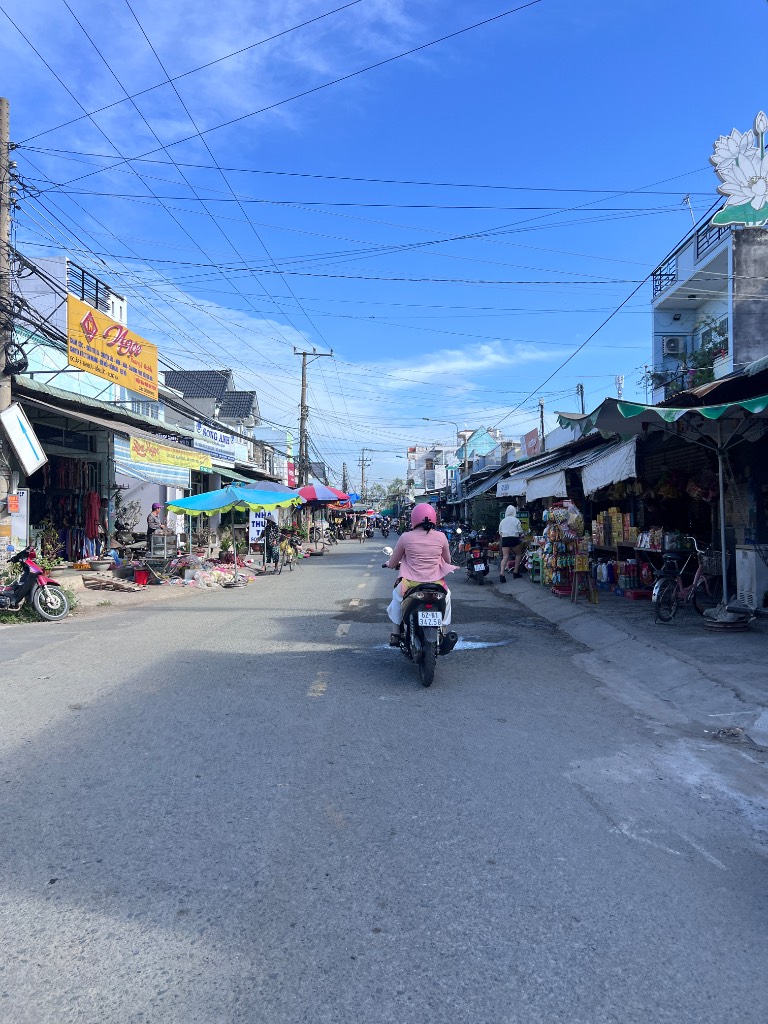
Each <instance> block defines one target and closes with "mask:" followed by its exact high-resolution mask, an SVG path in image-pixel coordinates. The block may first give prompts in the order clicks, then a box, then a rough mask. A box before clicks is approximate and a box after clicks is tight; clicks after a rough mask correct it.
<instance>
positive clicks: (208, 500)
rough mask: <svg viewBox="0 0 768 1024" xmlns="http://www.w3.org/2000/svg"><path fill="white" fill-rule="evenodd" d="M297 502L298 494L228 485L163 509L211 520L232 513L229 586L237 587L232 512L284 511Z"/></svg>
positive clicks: (238, 581)
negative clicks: (232, 574) (231, 581)
mask: <svg viewBox="0 0 768 1024" xmlns="http://www.w3.org/2000/svg"><path fill="white" fill-rule="evenodd" d="M301 500H302V499H301V495H300V494H299V492H298V491H288V493H287V494H282V493H280V492H279V491H274V490H260V489H259V488H256V487H244V486H243V485H242V484H230V485H229V486H228V487H221V488H219V490H218V491H206V492H205V493H204V494H194V495H192V496H191V497H189V498H174V500H173V501H169V502H168V503H167V505H168V508H169V510H170V511H171V512H177V513H182V514H183V515H188V516H199V515H207V516H212V515H215V514H216V513H217V512H229V511H230V510H231V511H232V550H233V554H234V558H235V581H234V584H233V585H234V586H239V585H240V579H239V573H238V568H237V545H236V544H235V509H237V510H238V511H241V512H245V511H248V510H250V511H251V512H257V511H260V510H261V509H266V510H270V509H275V508H287V507H289V506H291V505H300V504H301Z"/></svg>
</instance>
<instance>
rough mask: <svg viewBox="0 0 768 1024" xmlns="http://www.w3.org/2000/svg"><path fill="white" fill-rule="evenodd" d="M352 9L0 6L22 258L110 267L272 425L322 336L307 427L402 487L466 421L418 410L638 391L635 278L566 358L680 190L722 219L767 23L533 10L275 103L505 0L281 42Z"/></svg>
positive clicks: (386, 5) (164, 340) (375, 2)
mask: <svg viewBox="0 0 768 1024" xmlns="http://www.w3.org/2000/svg"><path fill="white" fill-rule="evenodd" d="M343 2H344V0H279V2H278V0H262V2H261V3H259V4H246V3H243V2H237V0H219V2H218V3H216V4H215V5H211V4H209V3H207V2H206V3H204V2H203V0H185V3H184V4H183V5H179V4H177V3H173V2H170V0H159V2H158V0H155V2H153V3H151V4H150V3H149V2H148V0H130V4H131V6H130V7H129V6H128V4H127V3H126V2H125V0H114V2H113V3H110V4H97V3H94V2H92V0H67V2H66V3H65V2H64V0H49V2H47V3H45V4H41V5H36V6H35V5H30V4H28V3H22V2H20V0H0V8H1V9H2V10H3V11H4V12H6V13H5V16H4V17H0V24H2V31H0V68H2V73H1V74H0V92H2V93H3V94H4V95H6V96H8V97H9V99H10V100H11V135H12V139H13V140H14V141H15V142H18V143H22V145H21V146H20V148H19V149H18V150H17V152H16V154H15V155H16V159H17V161H18V166H19V172H20V174H21V175H22V178H23V180H24V182H25V183H26V184H27V185H28V186H29V187H30V188H34V189H39V190H41V192H40V194H39V195H30V194H23V195H22V202H21V208H20V210H19V212H18V216H17V221H16V237H17V244H19V246H20V247H22V248H24V249H26V251H28V252H29V253H30V254H31V255H34V254H39V255H50V254H51V253H53V252H55V251H56V248H55V247H56V246H59V247H61V246H63V245H66V247H67V248H68V249H69V251H70V252H72V254H73V256H74V258H76V259H80V260H81V261H82V262H84V263H86V265H89V266H92V267H94V268H97V267H100V271H99V272H100V273H101V275H102V276H104V277H107V278H109V279H110V280H111V281H112V283H114V286H115V287H116V289H117V290H120V291H123V292H124V293H125V294H126V295H127V296H128V298H129V304H130V310H131V312H130V321H129V322H130V324H131V326H132V327H133V328H134V329H135V330H137V331H140V332H142V333H144V334H145V335H146V336H147V337H150V338H151V340H153V341H156V342H157V343H158V344H159V347H160V350H161V358H165V359H166V360H167V361H168V362H169V363H172V364H173V365H181V366H185V367H191V366H201V365H207V366H225V365H226V366H231V367H233V368H234V370H235V373H236V379H237V382H238V385H239V386H240V387H243V388H254V389H256V390H257V391H258V392H259V396H260V403H261V408H262V412H263V415H264V416H265V418H267V419H269V420H272V421H274V422H276V423H279V424H286V425H295V423H296V420H297V405H298V378H299V373H298V371H299V361H298V359H297V358H296V357H295V356H294V355H293V353H292V349H293V346H294V345H296V346H300V347H304V346H306V345H307V344H309V345H310V346H316V347H317V348H318V349H320V350H323V351H327V350H328V349H330V348H332V349H333V351H334V353H335V356H336V358H335V359H333V360H331V359H324V360H319V361H318V362H316V363H315V364H314V365H313V366H312V367H311V369H310V380H311V391H310V404H311V408H312V412H311V432H312V439H313V442H314V444H315V446H316V448H317V450H318V451H319V452H320V453H322V455H323V456H324V457H325V458H326V459H327V461H328V462H329V464H330V465H331V467H332V468H333V469H335V470H337V471H338V470H340V468H341V464H342V462H344V461H346V462H347V463H348V465H349V466H350V469H352V467H353V466H354V465H355V464H356V461H357V458H358V455H359V452H360V449H361V448H362V447H363V446H365V447H367V448H368V449H371V452H372V458H373V466H372V467H371V473H372V477H373V478H374V479H383V480H385V479H388V478H390V477H392V476H394V475H401V473H402V468H403V467H404V465H405V464H404V462H403V461H402V460H398V459H397V458H396V457H395V456H396V454H397V453H401V452H402V451H403V450H404V448H405V446H407V445H408V444H413V443H417V442H421V441H428V440H437V439H440V440H448V439H449V437H450V435H451V433H452V427H450V426H448V425H443V426H441V425H436V424H428V423H425V422H424V421H423V420H422V417H423V416H431V417H440V418H444V419H449V420H455V421H458V422H459V425H460V426H467V427H473V426H477V425H480V424H483V425H486V426H492V425H495V424H497V423H498V424H500V426H501V429H502V430H504V432H505V433H506V434H507V435H508V436H519V435H520V434H521V433H523V432H525V431H526V430H527V429H530V427H532V426H534V425H535V421H536V415H537V414H536V409H537V405H538V398H539V396H540V395H543V397H544V400H545V409H546V410H547V413H548V416H550V417H551V413H552V412H554V410H555V409H573V408H575V407H576V398H575V387H576V384H577V383H579V382H581V383H583V384H584V386H585V391H586V395H587V405H588V406H592V405H595V404H597V402H598V401H599V400H600V399H601V398H602V397H603V396H604V395H606V394H613V393H615V384H614V377H615V376H616V375H617V374H621V375H623V376H624V377H625V394H627V395H632V394H642V390H641V389H639V388H638V387H637V382H638V381H639V379H640V376H641V374H642V367H643V364H644V363H646V362H647V361H648V359H649V356H650V312H649V298H650V289H649V286H648V285H644V286H643V287H642V288H641V289H640V291H639V292H638V293H637V295H636V296H635V297H634V298H633V299H632V300H631V301H630V302H629V303H628V304H627V306H626V307H625V309H624V310H623V311H622V312H621V313H619V314H618V315H617V316H615V317H614V318H613V319H612V320H611V322H610V323H609V324H608V325H607V326H606V327H605V328H603V329H602V330H601V331H600V332H599V333H598V334H597V335H596V337H595V338H594V340H592V341H591V342H590V343H589V344H588V345H587V346H586V347H585V348H584V350H583V351H582V352H581V353H579V354H578V355H577V356H576V357H575V358H573V359H572V360H571V361H570V362H568V363H567V365H565V366H564V367H563V368H562V369H560V370H558V367H560V364H561V363H563V361H564V360H566V359H567V358H568V356H569V355H571V353H573V351H574V350H575V349H576V348H577V347H578V346H579V345H580V344H581V343H582V342H583V341H584V340H585V339H586V338H587V337H588V336H589V335H590V334H591V333H592V332H593V331H594V330H595V329H596V328H597V327H598V326H599V325H600V323H601V322H602V321H603V320H604V319H605V318H606V317H607V316H608V315H609V313H610V312H611V311H612V310H613V309H615V308H616V306H618V305H619V303H621V302H622V301H623V300H624V299H625V298H626V296H627V295H629V294H630V293H631V292H632V291H633V289H634V288H635V287H636V286H637V283H638V282H639V281H642V280H643V279H644V278H645V277H646V275H647V274H648V273H649V272H650V271H651V270H652V269H653V267H654V266H655V265H656V264H657V263H659V262H660V260H661V259H662V258H663V256H664V255H665V254H666V253H667V251H668V250H669V249H670V248H672V247H673V246H674V245H675V244H676V242H677V241H678V240H679V239H680V238H681V237H682V235H683V234H684V233H685V232H686V231H687V230H688V229H689V228H690V226H691V217H690V213H689V212H688V209H687V207H686V206H685V205H683V203H682V199H683V196H685V195H686V194H690V196H691V203H692V205H693V208H694V211H695V212H696V213H697V215H699V214H701V213H703V212H704V211H705V210H706V209H707V208H708V207H709V206H710V205H711V203H712V202H714V200H715V198H716V193H715V188H716V184H717V181H716V178H715V175H714V172H713V171H712V169H711V168H710V166H709V164H708V157H709V155H710V153H711V152H712V145H713V143H714V141H715V139H716V138H717V137H718V136H719V135H720V134H726V133H728V132H729V131H730V130H731V128H733V127H738V128H739V129H740V130H742V131H743V130H746V129H747V128H749V127H750V126H751V124H752V121H753V119H754V116H755V114H756V113H757V111H758V110H759V109H761V108H765V107H766V106H767V105H768V93H766V91H765V88H764V86H763V83H764V80H765V75H764V72H763V71H761V67H760V61H759V59H756V58H755V56H754V55H752V54H751V53H750V51H749V49H748V48H747V46H745V44H744V40H748V39H750V38H752V37H753V36H754V37H755V38H762V37H763V36H764V34H765V29H766V23H767V22H768V5H767V4H766V3H765V2H764V0H733V2H732V3H731V4H730V5H729V6H728V8H727V11H725V12H724V9H723V7H722V5H720V4H718V5H715V4H714V3H711V2H709V0H675V2H674V3H670V2H669V0H644V2H643V3H642V4H638V3H636V2H628V0H627V2H625V0H613V2H610V3H609V2H604V0H595V2H592V3H583V4H574V3H573V2H568V0H541V2H539V3H535V4H533V5H532V6H530V7H528V8H527V9H525V10H521V11H519V12H517V13H514V14H510V15H509V16H507V17H504V18H502V19H499V20H497V21H494V22H493V23H491V24H488V25H485V26H483V27H480V28H477V29H475V30H473V31H470V32H465V33H463V34H461V35H458V36H456V37H455V38H452V39H448V40H446V41H444V42H442V43H439V44H437V45H435V46H433V47H429V48H426V49H423V50H421V51H419V52H418V53H416V54H414V55H412V56H409V57H405V58H403V59H400V60H396V61H393V62H390V63H388V64H386V65H384V66H382V67H379V68H376V69H374V70H371V71H368V72H366V73H365V74H362V75H359V76H356V77H353V78H351V79H349V80H348V81H345V82H341V83H339V84H336V85H332V86H329V87H328V88H324V89H320V90H319V91H316V92H314V93H311V94H309V95H306V96H303V97H301V98H298V99H295V100H292V101H290V102H282V101H284V100H286V99H288V98H290V97H292V96H294V95H296V94H298V93H301V92H304V91H305V90H309V89H313V88H314V87H316V86H319V85H323V84H324V83H326V82H329V81H331V80H333V79H336V78H338V77H340V76H343V75H347V74H349V73H351V72H354V71H356V70H358V69H360V68H364V67H366V66H367V65H370V64H373V63H376V62H378V61H382V60H385V59H386V58H388V57H391V56H393V55H395V54H398V53H400V52H402V51H404V50H407V49H410V48H412V47H417V46H419V45H420V44H422V43H427V42H429V41H431V40H434V39H436V38H438V37H440V36H443V35H446V34H448V33H451V32H454V31H456V30H458V29H461V28H463V27H465V26H468V25H471V24H472V23H474V22H477V21H481V20H482V19H484V18H491V17H493V16H494V15H497V14H499V13H501V12H502V11H504V10H505V9H506V8H507V7H508V6H512V4H511V3H510V0H507V2H505V0H493V2H492V0H474V2H472V3H464V4H457V3H449V2H446V0H411V2H407V3H406V2H405V0H360V2H358V3H354V4H352V5H350V6H349V7H348V8H347V9H346V10H343V11H339V12H338V13H335V14H333V15H330V16H328V17H326V18H322V19H321V20H318V21H315V22H313V23H312V24H309V25H306V26H305V27H304V28H301V29H297V30H295V31H288V32H286V31H285V30H288V29H291V28H292V27H294V26H296V25H298V24H299V23H301V22H304V21H307V20H309V19H312V18H317V17H318V16H320V15H322V14H324V13H325V12H328V11H331V10H333V9H334V8H335V7H340V6H342V4H343ZM76 19H78V20H79V22H80V24H78V20H76ZM18 30H21V32H22V33H23V34H24V35H25V36H26V37H27V40H25V39H24V38H22V36H21V34H20V33H19V31H18ZM728 31H732V32H734V34H735V37H736V38H738V40H739V41H740V43H741V45H740V46H739V47H738V48H737V47H735V46H729V47H724V46H723V45H722V43H721V40H720V36H721V35H722V33H724V32H728ZM280 32H284V33H285V34H283V35H281V36H279V37H278V38H276V39H274V40H272V41H270V42H266V43H264V44H263V45H260V46H258V47H252V48H250V49H248V50H246V51H245V52H242V53H240V54H238V55H236V56H232V57H228V58H227V59H225V60H219V58H222V57H225V56H226V55H228V54H231V53H233V52H234V51H235V50H237V49H239V48H241V47H246V46H249V45H250V44H252V43H255V42H257V41H259V40H261V39H265V38H266V37H268V36H272V35H275V34H276V33H280ZM86 33H87V35H88V36H90V39H91V40H92V42H91V41H89V39H88V38H87V36H86ZM30 43H31V44H32V46H34V48H35V49H36V50H37V51H38V52H37V53H35V51H34V50H33V49H32V46H30ZM93 44H95V46H94V45H93ZM100 54H101V56H100ZM102 58H103V59H102ZM210 61H216V63H215V64H213V65H212V66H210V67H208V68H207V69H204V70H202V71H198V72H196V73H194V74H185V73H186V72H188V71H190V70H192V69H194V68H198V67H200V66H201V65H203V64H205V63H207V62H210ZM46 62H47V64H48V65H50V67H47V66H46ZM54 72H55V74H54ZM166 74H167V75H168V76H171V77H174V76H177V75H184V77H182V78H179V79H178V80H177V81H176V82H175V85H176V89H177V92H175V91H174V89H173V88H172V87H171V86H170V85H169V84H168V83H167V79H166ZM56 75H58V77H59V78H60V79H61V81H59V80H57V78H56ZM162 83H164V84H162ZM159 84H162V87H160V88H152V87H153V86H157V85H159ZM67 90H69V91H67ZM139 90H150V91H147V92H144V93H143V94H142V95H140V96H137V97H136V98H135V100H134V102H133V103H132V102H128V101H126V102H121V103H120V102H117V101H120V100H124V98H125V95H126V92H127V93H129V94H131V95H133V94H135V93H137V92H138V91H139ZM108 104H115V105H113V106H109V107H108V109H106V110H102V111H101V112H100V113H97V114H93V116H92V117H91V118H84V117H82V114H83V108H84V109H85V110H86V111H88V112H89V113H90V112H93V111H95V110H97V109H98V108H102V107H105V106H107V105H108ZM273 104H277V105H276V106H272V105H273ZM270 106H271V107H272V109H269V110H264V111H263V112H261V113H258V114H255V115H252V116H249V115H251V112H253V111H256V110H261V109H262V108H265V107H270ZM76 118H79V119H78V120H74V119H76ZM235 119H237V120H235ZM232 121H235V123H233V124H229V126H228V127H218V126H220V125H223V124H225V123H226V122H232ZM65 122H72V123H69V124H65ZM60 125H61V126H62V127H57V126H60ZM52 129H53V130H52ZM198 132H200V133H202V136H201V135H200V134H198ZM190 136H191V138H190ZM181 139H187V141H184V142H181V143H179V144H175V145H172V144H173V143H176V142H177V140H181ZM152 150H154V151H155V152H154V153H150V155H149V156H146V157H144V158H143V159H135V158H137V157H141V156H142V155H143V154H147V153H149V151H152ZM124 158H133V159H124ZM350 179H366V180H362V181H361V180H350ZM372 179H379V180H376V181H374V180H372ZM382 179H387V180H386V181H385V180H382ZM416 182H419V183H424V184H416ZM466 236H474V237H466ZM477 236H479V237H477ZM556 370H557V371H558V372H556V373H555V375H554V376H553V377H552V379H551V380H549V381H548V383H546V384H544V382H545V381H546V380H547V378H549V377H550V375H551V374H552V373H553V372H554V371H556ZM548 422H551V419H548ZM355 472H356V470H355Z"/></svg>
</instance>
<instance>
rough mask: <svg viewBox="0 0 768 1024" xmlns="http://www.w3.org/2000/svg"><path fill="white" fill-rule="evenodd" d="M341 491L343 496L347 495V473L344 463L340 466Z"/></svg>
mask: <svg viewBox="0 0 768 1024" xmlns="http://www.w3.org/2000/svg"><path fill="white" fill-rule="evenodd" d="M341 489H342V491H344V493H345V494H349V473H348V472H347V464H346V462H342V464H341Z"/></svg>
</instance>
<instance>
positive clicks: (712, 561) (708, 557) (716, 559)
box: [699, 551, 730, 576]
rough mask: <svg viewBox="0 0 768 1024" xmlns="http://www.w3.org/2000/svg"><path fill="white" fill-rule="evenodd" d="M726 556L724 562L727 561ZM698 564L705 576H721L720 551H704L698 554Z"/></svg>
mask: <svg viewBox="0 0 768 1024" xmlns="http://www.w3.org/2000/svg"><path fill="white" fill-rule="evenodd" d="M729 557H730V556H728V557H727V558H726V564H727V562H728V561H729ZM699 564H700V565H701V570H702V572H703V573H705V574H706V575H707V576H721V575H722V572H723V553H722V551H705V552H704V553H703V554H701V555H699Z"/></svg>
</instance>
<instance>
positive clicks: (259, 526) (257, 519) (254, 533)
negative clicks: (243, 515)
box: [248, 509, 267, 544]
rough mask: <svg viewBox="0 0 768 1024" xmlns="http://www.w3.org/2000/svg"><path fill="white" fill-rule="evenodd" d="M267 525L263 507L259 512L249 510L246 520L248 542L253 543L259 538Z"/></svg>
mask: <svg viewBox="0 0 768 1024" xmlns="http://www.w3.org/2000/svg"><path fill="white" fill-rule="evenodd" d="M266 525H267V513H266V512H265V511H264V509H261V511H259V512H251V515H250V518H249V520H248V542H249V544H254V543H255V542H256V541H257V540H259V539H260V538H261V535H262V533H264V530H265V528H266Z"/></svg>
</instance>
